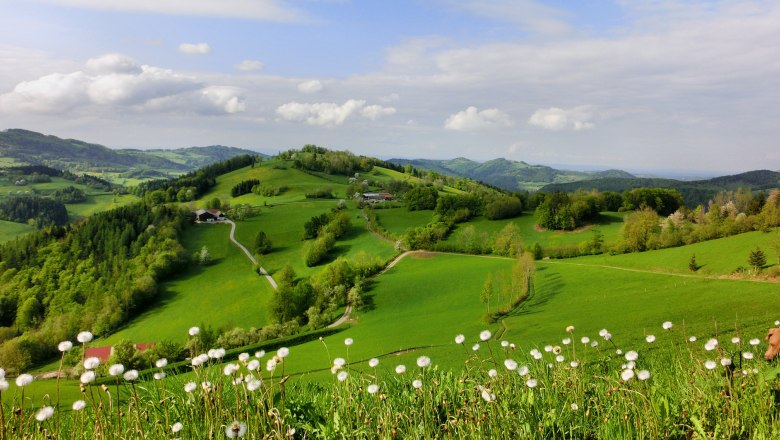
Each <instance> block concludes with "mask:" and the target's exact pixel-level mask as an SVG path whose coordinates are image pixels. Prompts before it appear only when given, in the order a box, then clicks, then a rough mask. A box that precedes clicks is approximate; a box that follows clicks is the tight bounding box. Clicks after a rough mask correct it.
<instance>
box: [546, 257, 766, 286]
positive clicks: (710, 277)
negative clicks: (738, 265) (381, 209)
mask: <svg viewBox="0 0 780 440" xmlns="http://www.w3.org/2000/svg"><path fill="white" fill-rule="evenodd" d="M537 261H538V262H539V263H546V264H563V265H569V266H580V267H596V268H600V269H613V270H622V271H626V272H638V273H649V274H654V275H667V276H673V277H680V278H695V279H705V280H723V281H745V282H752V283H767V284H777V283H778V281H772V280H761V279H745V278H729V276H728V275H693V274H687V273H675V272H664V271H660V270H648V269H634V268H631V267H620V266H609V265H606V264H586V263H569V262H566V261H552V260H537Z"/></svg>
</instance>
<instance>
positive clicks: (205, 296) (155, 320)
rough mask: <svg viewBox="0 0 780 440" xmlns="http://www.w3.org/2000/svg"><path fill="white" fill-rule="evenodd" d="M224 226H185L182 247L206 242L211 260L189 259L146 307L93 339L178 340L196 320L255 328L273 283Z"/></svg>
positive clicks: (191, 247)
mask: <svg viewBox="0 0 780 440" xmlns="http://www.w3.org/2000/svg"><path fill="white" fill-rule="evenodd" d="M229 232H230V225H227V224H199V225H194V226H192V227H190V228H189V229H187V230H186V231H185V234H184V237H183V242H184V245H185V247H186V248H187V250H188V251H189V252H190V253H192V254H194V253H196V252H198V251H200V249H201V247H203V246H206V247H208V249H209V252H210V254H211V257H212V264H211V265H209V266H205V267H204V266H200V265H198V264H197V263H191V265H190V267H189V269H188V270H186V271H184V272H183V273H181V274H180V275H178V276H176V277H175V278H173V279H171V280H170V281H167V282H164V283H163V284H162V286H161V288H162V289H163V293H162V294H161V297H160V299H159V301H158V302H157V303H156V304H154V305H152V306H150V310H148V311H147V312H145V313H143V314H141V315H140V316H138V317H136V318H135V319H133V320H132V321H130V322H129V323H128V325H127V326H126V327H124V328H122V329H121V330H119V331H118V332H116V333H114V334H112V335H110V336H109V337H107V338H105V339H104V340H101V341H96V342H95V343H96V344H99V345H102V344H106V345H109V344H113V343H115V342H118V341H120V340H121V339H124V338H126V339H130V340H132V341H134V342H145V341H160V340H170V341H174V342H183V341H184V340H185V339H186V337H187V333H186V331H187V330H186V329H188V328H189V327H191V326H193V325H201V323H205V324H210V325H212V326H214V327H215V328H221V327H223V326H224V327H229V328H232V327H234V326H235V327H243V328H249V327H256V328H259V327H262V326H263V325H264V324H266V323H267V322H268V316H267V313H266V303H267V301H268V299H269V298H270V296H271V293H272V291H273V289H272V288H271V286H270V284H269V283H268V282H267V281H266V279H265V278H263V277H260V276H259V275H257V274H256V273H255V272H254V270H253V267H252V263H251V262H250V261H249V259H247V258H246V256H245V255H244V253H243V252H241V251H240V250H239V249H238V248H237V247H236V246H235V245H233V243H231V242H230V241H229V240H228V234H229ZM182 329H184V330H182Z"/></svg>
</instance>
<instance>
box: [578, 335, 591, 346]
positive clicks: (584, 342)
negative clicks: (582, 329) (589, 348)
mask: <svg viewBox="0 0 780 440" xmlns="http://www.w3.org/2000/svg"><path fill="white" fill-rule="evenodd" d="M580 342H582V343H583V344H587V343H589V342H590V338H589V337H587V336H583V337H582V338H580Z"/></svg>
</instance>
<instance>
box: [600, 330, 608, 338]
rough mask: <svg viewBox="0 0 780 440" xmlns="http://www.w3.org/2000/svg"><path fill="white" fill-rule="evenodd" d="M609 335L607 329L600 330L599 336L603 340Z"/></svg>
mask: <svg viewBox="0 0 780 440" xmlns="http://www.w3.org/2000/svg"><path fill="white" fill-rule="evenodd" d="M607 333H609V332H608V331H607V329H605V328H603V329H601V330H599V336H601V337H602V338H603V337H604V336H606V335H607Z"/></svg>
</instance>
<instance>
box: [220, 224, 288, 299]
mask: <svg viewBox="0 0 780 440" xmlns="http://www.w3.org/2000/svg"><path fill="white" fill-rule="evenodd" d="M225 223H229V224H230V241H232V242H233V244H235V245H236V246H238V248H239V249H241V250H242V251H244V254H246V257H247V258H249V261H251V262H252V264H254V265H256V266H257V268H258V269H259V270H260V274H261V275H262V276H264V277H265V279H266V280H268V283H269V284H270V285H271V287H273V288H274V290H275V289H277V288H278V286H277V285H276V281H274V279H273V278H272V277H271V275H270V274H269V273H268V272H267V271H266V270H265V269H264V268H263V266H261V265H260V264H259V263H258V262H257V260H255V257H254V256H253V255H252V253H251V252H249V249H247V248H246V247H244V245H243V244H241V243H239V242H238V241H237V240H236V224H235V222H233V220H225Z"/></svg>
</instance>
